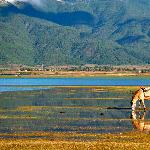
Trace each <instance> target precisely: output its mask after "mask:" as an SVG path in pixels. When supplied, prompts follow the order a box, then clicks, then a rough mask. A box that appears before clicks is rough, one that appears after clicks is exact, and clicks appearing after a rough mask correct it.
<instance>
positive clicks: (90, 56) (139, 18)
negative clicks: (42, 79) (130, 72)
mask: <svg viewBox="0 0 150 150" xmlns="http://www.w3.org/2000/svg"><path fill="white" fill-rule="evenodd" d="M69 2H70V3H69ZM72 2H73V1H67V4H65V5H64V4H62V3H58V2H56V1H55V2H54V1H53V0H51V1H50V4H51V5H50V6H49V9H47V10H44V11H43V10H40V9H39V8H35V7H34V6H32V5H30V4H27V3H26V4H25V5H23V6H22V7H16V6H14V5H11V4H9V5H7V6H5V7H0V26H1V28H0V32H1V35H0V39H1V41H0V56H1V58H0V63H9V62H10V63H20V64H29V65H36V64H46V65H60V64H79V65H80V64H87V63H88V64H112V65H122V64H150V55H149V54H150V26H149V25H150V17H149V16H148V12H149V10H148V8H146V9H145V10H142V9H141V8H143V4H141V5H140V2H141V1H140V0H133V1H132V5H133V4H134V5H133V6H134V7H133V8H131V7H130V5H129V4H131V1H128V0H126V1H124V2H123V1H119V0H115V1H113V2H111V1H103V0H93V1H86V0H85V1H74V5H72V4H71V3H72ZM145 2H146V4H145V5H146V6H145V7H149V6H147V4H148V3H149V2H150V1H145ZM81 4H82V5H81ZM135 4H136V5H135ZM137 5H138V6H140V7H141V8H139V9H137V8H138V7H137ZM135 10H136V13H135ZM8 31H9V32H8ZM22 53H23V54H24V57H23V56H22ZM10 54H12V56H11V55H10ZM25 55H27V56H26V57H25Z"/></svg>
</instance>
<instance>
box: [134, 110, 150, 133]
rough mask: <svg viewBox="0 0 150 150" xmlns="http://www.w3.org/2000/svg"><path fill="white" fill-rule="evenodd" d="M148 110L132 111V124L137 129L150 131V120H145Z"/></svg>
mask: <svg viewBox="0 0 150 150" xmlns="http://www.w3.org/2000/svg"><path fill="white" fill-rule="evenodd" d="M145 116H146V112H145V111H143V112H137V113H136V112H135V111H132V125H133V127H134V128H135V129H137V130H139V131H141V132H146V133H150V121H146V120H145Z"/></svg>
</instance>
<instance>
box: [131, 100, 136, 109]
mask: <svg viewBox="0 0 150 150" xmlns="http://www.w3.org/2000/svg"><path fill="white" fill-rule="evenodd" d="M131 103H132V111H134V110H135V108H136V100H135V99H133V100H132V102H131Z"/></svg>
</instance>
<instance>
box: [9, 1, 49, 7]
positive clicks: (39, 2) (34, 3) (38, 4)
mask: <svg viewBox="0 0 150 150" xmlns="http://www.w3.org/2000/svg"><path fill="white" fill-rule="evenodd" d="M7 1H8V2H10V3H12V4H13V3H15V2H26V3H30V4H32V5H35V6H38V7H42V6H43V5H44V3H45V2H46V0H7Z"/></svg>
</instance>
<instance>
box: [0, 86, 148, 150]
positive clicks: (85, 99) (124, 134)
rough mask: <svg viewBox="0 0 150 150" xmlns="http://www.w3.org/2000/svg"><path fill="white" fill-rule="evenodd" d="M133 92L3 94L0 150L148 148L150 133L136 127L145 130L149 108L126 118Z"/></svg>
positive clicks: (77, 89)
mask: <svg viewBox="0 0 150 150" xmlns="http://www.w3.org/2000/svg"><path fill="white" fill-rule="evenodd" d="M14 87H15V86H14ZM24 87H26V88H35V86H24ZM37 87H38V88H37ZM137 88H138V87H137V86H36V88H35V89H34V90H33V89H32V90H31V89H30V90H24V91H18V90H16V91H3V92H1V94H0V149H18V150H19V149H27V148H28V149H50V150H51V149H62V150H66V149H83V150H84V149H149V148H150V144H149V139H150V136H149V134H148V133H149V132H150V131H149V130H146V131H144V130H141V126H137V125H138V124H140V125H143V123H144V124H145V125H146V126H149V124H150V123H149V122H150V121H149V118H150V113H149V107H148V108H147V112H146V114H144V118H142V117H140V115H141V114H142V113H143V112H142V111H139V110H137V112H136V114H132V111H131V108H130V100H131V97H132V93H133V92H134V91H135V90H136V89H137ZM149 103H150V102H149V101H146V105H147V106H150V104H149ZM141 116H142V115H141Z"/></svg>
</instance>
